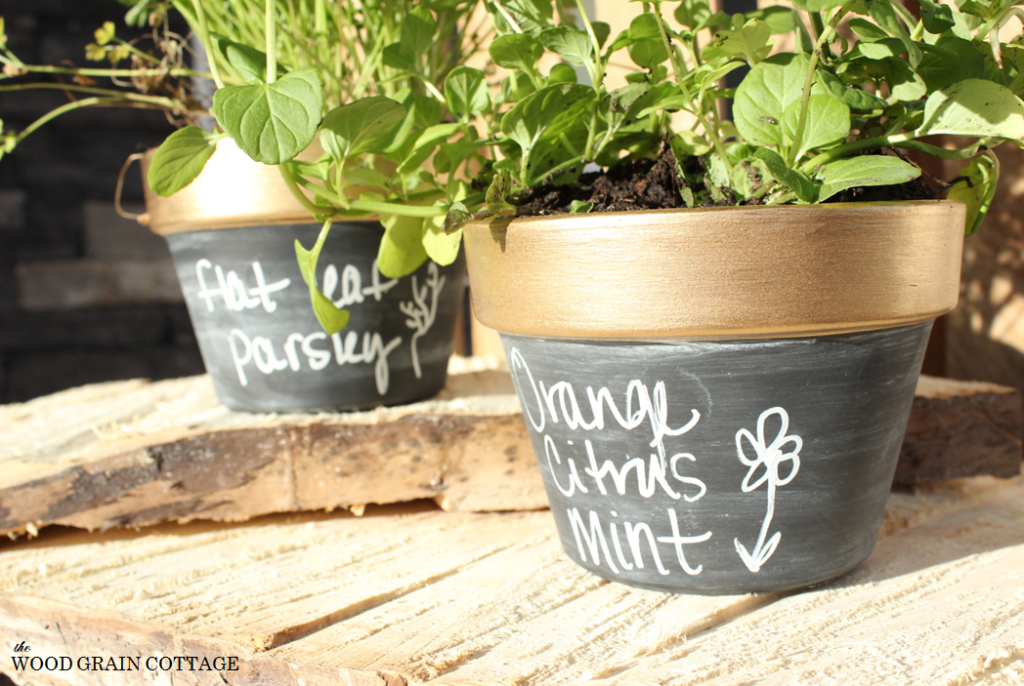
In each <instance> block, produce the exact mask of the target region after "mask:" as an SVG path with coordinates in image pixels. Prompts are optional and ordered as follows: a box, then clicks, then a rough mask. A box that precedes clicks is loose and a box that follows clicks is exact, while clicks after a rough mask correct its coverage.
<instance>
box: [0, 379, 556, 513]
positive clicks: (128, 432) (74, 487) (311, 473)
mask: <svg viewBox="0 0 1024 686" xmlns="http://www.w3.org/2000/svg"><path fill="white" fill-rule="evenodd" d="M474 364H475V366H474ZM453 371H454V372H455V373H453V375H452V376H451V380H450V382H449V384H448V386H447V388H446V389H445V390H444V391H443V392H442V393H441V394H440V395H439V396H437V397H435V398H434V399H432V400H430V401H427V402H422V403H416V404H413V405H407V406H404V407H396V408H380V409H377V410H373V411H370V412H358V413H339V414H304V415H271V414H248V413H239V412H231V411H230V410H228V409H227V408H225V407H224V406H223V405H221V404H220V403H218V402H217V399H216V397H215V395H214V393H213V388H212V386H211V384H210V383H209V378H208V377H195V378H191V379H178V380H173V381H165V382H159V383H147V382H145V381H129V382H119V383H111V384H99V385H95V386H87V387H82V388H78V389H74V390H71V391H67V392H64V393H58V394H55V395H53V396H48V397H45V398H40V399H37V400H34V401H31V402H28V403H24V404H21V405H10V406H6V407H0V433H2V435H3V436H4V439H5V440H4V441H3V444H2V445H0V464H2V465H3V467H4V470H3V475H2V477H0V532H8V531H18V530H24V529H25V528H26V526H28V525H31V526H34V527H41V526H44V525H48V524H68V525H72V526H78V527H82V528H87V529H105V528H108V527H111V526H124V525H131V526H140V525H148V524H153V523H157V522H162V521H168V520H175V519H182V520H187V519H193V518H198V519H215V520H243V519H247V518H250V517H254V516H257V515H261V514H267V513H271V512H291V511H297V510H316V509H332V508H338V507H354V508H356V509H357V510H358V509H359V508H361V507H363V506H364V505H365V504H366V503H389V502H403V501H409V500H415V499H418V498H434V499H436V500H437V501H438V502H439V503H440V504H441V505H442V506H443V507H445V508H446V509H452V510H516V509H532V508H539V507H544V506H545V505H546V501H545V499H544V493H543V487H542V485H541V482H540V478H539V475H538V474H537V471H536V466H535V463H534V459H533V454H532V451H531V450H530V447H529V438H528V436H527V434H526V428H525V426H524V425H523V422H522V418H521V416H520V415H519V409H518V408H519V406H518V402H517V401H516V399H515V396H514V391H513V389H512V385H511V381H510V379H509V377H508V375H507V374H506V373H504V372H500V371H496V370H494V369H487V368H484V367H482V365H481V364H479V363H465V362H463V363H461V367H459V366H456V368H455V369H454V370H453Z"/></svg>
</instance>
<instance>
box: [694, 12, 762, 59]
mask: <svg viewBox="0 0 1024 686" xmlns="http://www.w3.org/2000/svg"><path fill="white" fill-rule="evenodd" d="M771 37H772V30H771V27H770V26H768V24H766V23H765V22H763V21H760V20H759V19H751V20H749V21H747V23H745V24H744V25H743V26H741V27H740V28H738V29H735V30H733V29H727V30H724V31H719V32H718V33H717V34H715V38H714V40H713V41H712V42H711V43H710V44H709V45H708V46H707V47H706V48H704V50H703V51H702V52H701V57H702V58H704V60H705V61H709V60H714V59H717V58H719V57H730V58H731V57H739V58H741V59H743V60H745V61H746V62H748V63H749V64H751V65H754V64H757V63H758V62H760V61H761V60H763V59H764V58H765V57H766V56H767V55H768V51H769V50H771V47H770V46H769V45H768V41H769V40H770V39H771Z"/></svg>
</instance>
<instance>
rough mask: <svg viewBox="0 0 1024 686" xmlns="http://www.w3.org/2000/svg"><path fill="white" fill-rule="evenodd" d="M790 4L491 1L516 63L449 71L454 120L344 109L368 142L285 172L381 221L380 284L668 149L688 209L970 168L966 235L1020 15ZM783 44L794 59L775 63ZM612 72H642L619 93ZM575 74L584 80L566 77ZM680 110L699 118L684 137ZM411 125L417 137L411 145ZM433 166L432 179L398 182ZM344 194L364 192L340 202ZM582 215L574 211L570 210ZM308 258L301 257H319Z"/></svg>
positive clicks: (1004, 118)
mask: <svg viewBox="0 0 1024 686" xmlns="http://www.w3.org/2000/svg"><path fill="white" fill-rule="evenodd" d="M794 4H795V6H796V9H788V8H782V7H770V8H766V9H763V10H759V11H757V12H752V13H748V14H737V15H731V16H730V15H726V14H723V13H721V12H718V13H712V12H711V9H710V7H709V4H708V2H707V0H683V2H681V3H675V2H673V3H671V4H670V3H667V2H664V1H663V0H649V1H648V2H645V3H644V12H643V13H642V14H640V15H639V16H638V17H637V18H636V19H634V20H633V21H632V22H631V24H630V26H629V27H628V28H626V29H625V30H623V31H621V32H619V33H618V34H617V35H615V36H614V37H613V36H612V30H611V27H610V26H609V25H608V24H606V23H602V22H598V21H590V19H589V18H588V17H587V15H586V12H585V11H584V9H583V7H582V3H580V2H579V0H576V1H575V5H576V6H575V8H572V7H571V6H570V7H568V8H567V7H564V6H562V5H560V4H557V3H551V2H546V1H545V0H489V1H488V2H486V3H485V5H486V7H487V9H488V12H489V14H490V16H491V20H492V22H493V24H494V27H495V35H494V38H493V39H492V40H491V41H490V43H489V45H488V46H487V49H488V53H489V55H490V57H491V60H492V62H493V63H494V65H496V66H498V67H502V68H504V69H506V70H509V73H508V76H506V77H505V78H504V79H503V80H501V81H500V83H495V82H491V83H487V82H486V81H485V74H483V73H481V72H478V71H476V70H474V69H470V68H467V67H462V68H460V69H458V70H455V71H453V72H452V73H451V74H450V75H449V77H448V79H447V80H446V82H445V87H444V100H442V101H441V103H442V104H443V106H444V111H445V112H446V113H447V114H448V116H449V119H450V120H454V121H450V123H439V122H440V120H439V119H437V118H436V117H435V118H433V119H428V118H425V117H424V116H423V115H422V114H420V113H416V114H410V112H409V108H408V107H406V106H405V105H402V107H399V105H400V104H401V103H396V102H390V103H388V102H385V101H384V100H383V99H381V100H376V101H373V102H364V103H362V104H361V103H352V104H350V105H346V106H344V107H342V108H339V110H338V111H337V112H336V115H335V117H333V118H332V119H331V120H325V122H324V125H323V126H322V129H321V130H322V132H323V131H327V132H330V136H336V137H338V139H339V140H343V141H350V142H351V141H356V140H359V141H360V143H358V144H355V143H352V144H351V145H350V146H349V147H348V148H345V149H343V148H342V146H339V145H328V146H326V147H327V148H328V150H329V153H328V157H329V159H327V160H325V161H321V163H318V164H316V165H300V164H297V163H292V164H290V165H288V168H289V170H290V173H291V175H292V176H294V177H295V178H296V180H297V181H296V183H297V185H298V186H300V187H301V188H302V189H303V190H304V191H306V192H308V193H310V194H311V196H312V197H313V198H314V202H315V203H316V204H317V205H318V206H325V207H328V208H329V209H328V210H325V211H328V212H331V213H333V216H349V215H350V214H351V213H353V212H377V213H379V214H380V216H381V218H382V220H383V221H384V224H385V226H387V232H386V234H385V238H384V242H383V243H382V246H381V253H380V263H381V269H382V270H383V271H384V272H385V273H386V274H388V275H389V276H398V275H401V274H405V273H409V272H410V271H412V270H413V269H415V268H416V267H418V266H419V264H421V263H422V261H423V260H424V259H425V258H426V257H428V256H429V257H431V258H433V259H435V260H437V261H438V262H441V263H447V262H448V261H450V260H452V259H454V257H455V255H456V254H457V249H458V240H459V237H460V228H459V227H461V225H463V224H464V223H466V222H467V221H469V220H471V219H473V218H477V219H482V218H486V217H494V216H510V215H515V214H521V213H524V212H529V208H526V207H523V201H524V200H525V199H526V198H528V197H529V196H530V195H531V193H532V192H533V191H534V190H535V189H537V188H538V187H541V186H555V187H557V186H566V185H572V184H576V183H577V182H578V181H579V180H580V177H581V175H582V174H583V172H584V169H585V167H586V166H587V165H588V164H591V165H595V164H596V165H597V166H598V167H600V168H602V169H605V170H607V169H610V168H613V167H615V166H617V165H627V164H630V163H632V162H636V161H637V160H641V159H644V158H654V157H657V156H658V155H659V154H661V153H662V152H663V151H665V150H666V149H667V150H670V151H671V153H672V156H673V157H674V159H675V161H676V164H677V168H678V169H677V170H678V175H679V180H680V184H679V186H680V190H679V193H680V195H681V200H682V202H683V204H685V205H686V206H700V205H709V204H745V203H756V204H767V205H777V204H785V203H795V204H806V203H819V202H824V201H828V200H830V199H834V198H836V197H837V196H839V195H840V194H842V193H843V192H844V191H847V190H850V189H854V188H863V187H871V186H889V185H898V184H903V183H906V182H908V181H912V180H914V179H916V178H917V177H918V176H919V175H920V174H921V170H920V169H919V168H918V167H917V166H916V165H915V164H913V163H912V162H910V161H908V160H907V159H906V158H905V156H904V155H903V154H902V153H901V151H902V150H909V151H916V152H923V153H928V154H931V155H935V156H938V157H940V158H944V159H962V160H970V162H969V164H968V166H967V167H966V168H965V169H964V171H963V173H962V174H961V176H960V177H959V178H958V179H956V180H955V181H954V183H953V184H952V185H951V187H950V188H949V189H948V197H950V198H954V199H958V200H962V201H964V202H965V203H967V205H968V208H969V212H968V222H967V223H968V226H967V232H968V233H973V231H974V230H976V229H977V227H978V225H979V224H980V222H981V220H982V218H983V217H984V214H985V211H986V209H987V207H988V204H989V203H990V202H991V199H992V195H993V193H994V190H995V184H996V180H997V176H998V162H997V159H996V157H995V155H994V154H993V153H992V150H991V149H992V147H993V146H995V145H997V144H999V143H1001V142H1003V141H1011V142H1013V143H1014V144H1017V145H1021V143H1020V140H1021V138H1024V102H1022V101H1021V100H1020V98H1019V97H1018V96H1019V95H1020V93H1021V92H1022V91H1024V75H1022V73H1021V71H1022V70H1021V68H1022V66H1024V52H1022V50H1024V42H1022V40H1021V38H1020V37H1018V38H1015V39H1014V40H1013V41H1011V42H1009V43H1003V42H1000V40H999V38H998V29H999V28H1001V27H1002V26H1004V25H1005V24H1006V23H1007V22H1008V21H1009V20H1010V19H1012V18H1013V17H1019V16H1021V15H1022V14H1024V13H1022V11H1021V10H1020V9H1019V8H1017V7H1016V6H1014V5H1013V3H1012V2H1010V1H1009V0H993V1H992V2H985V1H984V0H981V1H979V2H975V1H974V0H970V1H969V2H965V3H963V4H962V5H960V6H952V5H941V4H934V3H931V2H929V0H923V3H922V5H921V7H922V16H921V18H917V17H914V16H912V15H911V14H910V13H909V12H908V11H907V9H906V8H905V7H904V6H903V5H902V4H901V3H900V2H899V1H898V0H897V1H896V2H892V1H891V0H848V1H847V2H842V0H796V2H795V3H794ZM569 9H573V10H575V11H574V12H573V14H574V15H576V18H574V17H571V16H569V12H568V11H567V10H569ZM841 29H842V30H841ZM844 32H845V33H844ZM851 32H852V33H851ZM784 34H790V35H791V36H792V38H793V43H794V44H795V46H796V50H795V51H794V52H773V47H774V43H775V41H776V40H777V37H779V36H782V35H784ZM848 35H852V36H853V39H852V40H851V39H849V38H847V37H846V36H848ZM551 53H553V54H554V55H555V56H556V57H557V59H558V60H559V63H558V64H555V65H554V66H553V67H552V68H551V69H550V70H548V72H547V73H544V72H543V70H542V69H541V67H540V66H539V65H540V63H541V61H542V58H543V57H544V56H545V55H546V54H548V55H550V54H551ZM613 60H616V61H618V62H622V61H624V60H629V61H630V62H631V63H632V64H633V65H635V70H634V71H633V72H632V73H630V74H629V75H628V76H627V78H626V80H627V85H625V86H622V87H619V88H616V89H614V90H610V89H608V88H607V87H606V85H605V80H606V79H605V75H606V72H607V70H608V66H609V64H610V63H611V62H612V61H613ZM574 67H575V68H581V70H582V72H583V73H585V74H586V75H587V76H588V77H589V83H578V82H577V72H576V70H575V69H574ZM741 67H748V68H749V72H748V73H747V75H746V76H745V77H744V79H743V81H742V83H741V84H740V86H739V87H738V88H736V89H735V90H727V89H724V88H722V86H721V83H722V80H723V78H724V77H725V76H726V75H727V74H729V73H731V72H732V71H734V70H736V69H739V68H741ZM724 98H732V102H733V108H732V111H733V120H732V121H730V120H727V119H724V118H723V117H722V116H721V114H720V112H721V109H722V108H720V103H721V102H722V100H723V99H724ZM677 112H684V113H686V114H688V115H690V118H691V120H692V121H693V122H694V123H693V125H692V126H691V127H689V128H680V127H677V126H675V125H674V117H673V115H674V114H675V113H677ZM371 113H372V115H371ZM410 120H412V122H413V123H411V122H410ZM343 122H344V123H343ZM399 122H401V124H399ZM388 127H390V129H389V130H388V131H387V132H385V129H388ZM408 131H414V132H415V131H419V133H413V134H412V137H410V138H406V135H407V133H406V132H408ZM940 134H945V135H950V136H957V137H966V138H968V139H969V142H968V143H966V144H961V146H962V147H958V148H955V149H947V148H944V147H940V146H939V145H936V143H935V142H934V139H928V137H929V136H935V135H940ZM321 135H322V136H323V135H324V134H323V133H322V134H321ZM327 140H330V138H329V137H328V139H327ZM355 149H358V150H360V151H361V152H365V153H370V154H372V156H373V157H372V159H373V160H375V161H374V162H370V161H369V160H370V159H371V158H369V157H367V158H364V159H363V161H362V162H360V163H357V164H355V165H353V164H352V162H351V161H350V157H349V152H347V151H349V150H355ZM378 156H383V158H384V160H385V161H386V162H387V163H389V164H384V166H381V164H382V161H380V160H379V157H378ZM428 159H429V160H431V161H432V162H433V164H432V168H431V169H430V170H429V171H428V170H427V169H426V168H424V169H420V170H419V171H417V172H416V174H415V176H411V175H410V174H409V173H408V172H409V171H411V170H412V169H413V168H414V165H413V163H414V162H415V163H419V162H421V161H425V160H428ZM695 160H696V162H697V163H696V164H694V161H695ZM395 165H397V167H396V166H395ZM467 178H474V183H473V185H470V184H468V183H467V182H466V180H465V179H467ZM353 186H358V187H361V188H362V189H363V191H362V192H361V193H360V195H359V197H358V198H357V199H353V200H349V199H347V198H348V195H351V194H352V193H351V192H350V191H351V189H352V188H353ZM485 188H486V191H483V189H485ZM481 191H483V192H481ZM397 200H401V201H402V205H401V206H398V205H397V203H396V201H397ZM592 209H593V203H591V202H588V201H585V200H579V199H577V200H574V201H573V202H572V203H571V207H570V211H572V212H588V211H592ZM442 216H443V217H444V219H443V220H442ZM442 228H443V229H444V233H442V231H441V229H442ZM315 253H316V250H315V249H314V251H313V252H312V253H309V254H307V256H306V259H308V260H310V263H311V264H315V257H316V255H315ZM309 283H310V286H311V289H312V292H313V293H314V296H313V297H314V298H316V297H317V296H316V295H315V292H316V289H315V284H314V282H313V281H312V280H309Z"/></svg>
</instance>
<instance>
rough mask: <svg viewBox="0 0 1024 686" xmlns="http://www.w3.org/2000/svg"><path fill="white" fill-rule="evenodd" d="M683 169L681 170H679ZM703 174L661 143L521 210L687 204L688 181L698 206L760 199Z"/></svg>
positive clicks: (920, 184) (545, 192) (937, 187)
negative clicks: (735, 194)
mask: <svg viewBox="0 0 1024 686" xmlns="http://www.w3.org/2000/svg"><path fill="white" fill-rule="evenodd" d="M680 170H682V171H683V175H680V173H679V171H680ZM706 174H707V158H705V157H687V158H685V159H684V160H682V163H679V162H677V160H676V157H675V155H674V154H673V153H672V149H671V147H670V146H668V145H667V144H666V145H662V148H661V151H660V153H659V155H658V157H657V158H656V159H649V158H641V159H637V160H634V159H632V158H629V160H628V161H626V162H623V163H620V164H617V165H615V166H613V167H611V168H609V169H608V170H607V171H602V172H592V173H587V174H583V175H582V176H581V177H580V180H579V183H576V184H568V185H563V186H554V185H550V184H545V185H542V186H538V187H537V188H534V189H533V190H532V191H531V193H530V194H529V195H528V196H526V197H524V198H522V205H521V208H520V214H523V215H551V214H566V213H568V212H570V210H571V205H572V202H573V201H579V202H587V203H592V205H593V207H592V208H591V210H590V211H591V212H629V211H633V210H661V209H678V208H683V207H686V204H685V203H684V202H683V196H682V194H681V190H682V189H683V188H684V187H687V186H689V187H690V188H691V190H693V191H694V193H695V195H696V196H697V197H700V198H702V202H701V203H699V204H698V205H697V206H700V207H728V206H733V205H737V204H745V205H758V204H760V203H761V201H760V199H758V198H752V199H751V200H749V201H747V202H745V203H736V202H734V201H733V200H732V199H731V198H727V199H725V200H721V201H718V202H716V201H714V200H713V199H712V197H711V195H710V194H709V193H705V192H704V190H705V189H704V187H703V184H702V183H701V182H700V179H703V178H704V177H705V176H706ZM946 187H948V186H947V184H945V183H943V182H941V181H938V180H937V179H931V182H929V181H928V180H926V179H925V178H924V177H923V176H922V177H918V178H917V179H915V180H913V181H910V182H908V183H904V184H899V185H895V186H876V187H868V188H850V189H848V190H846V191H844V192H842V193H839V194H837V195H835V196H833V197H832V198H829V200H828V202H830V203H833V202H885V201H893V200H933V199H935V198H937V197H939V196H940V195H941V194H942V193H943V192H944V191H945V189H946Z"/></svg>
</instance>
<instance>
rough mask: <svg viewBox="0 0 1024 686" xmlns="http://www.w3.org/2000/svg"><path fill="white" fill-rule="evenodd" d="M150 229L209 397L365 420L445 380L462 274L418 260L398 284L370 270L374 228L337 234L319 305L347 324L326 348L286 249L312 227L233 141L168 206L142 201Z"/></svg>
mask: <svg viewBox="0 0 1024 686" xmlns="http://www.w3.org/2000/svg"><path fill="white" fill-rule="evenodd" d="M146 202H147V212H148V214H149V221H150V227H151V228H152V229H153V230H154V231H156V232H157V233H160V234H163V235H164V236H165V237H166V238H167V241H168V244H169V245H170V248H171V254H172V256H173V257H174V261H175V266H176V268H177V271H178V277H179V279H180V281H181V286H182V290H183V292H184V294H185V301H186V303H187V305H188V309H189V313H190V315H191V317H192V323H193V326H194V328H195V331H196V336H197V338H198V340H199V347H200V351H201V352H202V355H203V361H204V362H205V364H206V369H207V371H208V372H209V373H210V377H211V378H212V380H213V384H214V387H215V389H216V391H217V396H218V398H219V399H220V400H221V402H223V403H224V404H225V405H227V406H228V407H230V408H232V409H234V410H246V411H255V412H289V411H312V410H334V409H365V408H370V407H376V406H380V405H396V404H402V403H408V402H413V401H416V400H421V399H424V398H427V397H430V396H431V395H434V394H435V393H437V392H438V391H440V390H441V389H442V388H443V387H444V384H445V380H446V377H447V368H448V358H449V357H450V355H451V352H452V345H453V340H454V333H455V319H456V314H457V312H458V309H459V307H460V305H461V302H462V297H463V289H464V282H465V262H464V260H463V259H462V258H461V257H460V259H459V260H458V261H456V262H455V263H454V264H452V265H450V266H447V267H439V266H438V265H436V264H434V263H433V262H429V261H428V262H427V263H426V264H424V265H423V266H422V267H421V268H420V269H419V270H418V271H417V272H415V273H414V274H412V275H410V276H406V277H403V278H401V279H388V278H386V277H384V276H383V275H381V274H380V272H379V271H378V270H377V262H376V257H377V250H378V246H379V243H380V238H381V235H382V232H383V228H382V227H381V225H380V224H379V223H378V222H372V221H348V222H339V223H336V224H335V225H334V227H333V229H332V231H331V236H330V239H329V240H328V241H327V243H326V244H325V246H324V250H323V252H322V253H321V255H320V259H319V262H318V265H317V269H318V274H317V279H318V283H319V284H320V286H321V289H322V290H323V291H324V293H325V294H326V295H328V296H329V297H331V298H332V299H333V300H334V301H335V303H336V304H337V305H339V306H340V307H344V308H345V309H347V310H348V311H349V313H350V315H351V318H350V320H349V323H348V325H347V326H346V327H345V328H344V329H343V330H342V331H341V332H339V333H337V334H334V335H333V336H328V335H327V334H326V333H324V331H323V330H322V329H321V327H320V325H319V323H318V322H317V320H316V317H315V316H314V314H313V311H312V308H311V306H310V301H309V290H308V288H307V287H306V285H305V283H304V282H303V280H302V275H301V273H300V272H299V268H298V264H297V263H296V259H295V248H294V244H295V240H296V239H298V240H299V241H300V242H301V243H302V244H303V245H306V246H307V247H308V246H311V245H313V243H315V242H316V237H317V235H318V233H319V231H320V224H319V223H316V222H314V220H313V217H312V216H310V215H309V214H308V213H307V212H306V211H305V210H304V209H303V208H302V206H301V205H300V204H299V203H298V202H297V201H296V200H295V199H294V198H293V197H292V196H291V193H290V192H289V191H288V189H287V187H286V186H285V185H284V182H283V181H282V180H281V178H280V176H279V174H278V171H277V169H276V168H275V167H267V166H265V165H262V164H257V163H255V162H252V161H251V160H250V159H249V158H248V157H246V156H245V155H244V153H242V152H241V151H239V150H238V149H237V148H236V147H234V145H233V144H232V143H231V141H228V140H225V141H221V143H220V144H219V145H218V149H217V152H216V154H215V155H214V156H213V157H212V158H211V159H210V160H209V162H207V165H206V167H205V168H204V170H203V172H202V174H200V176H199V178H197V179H196V181H194V182H193V183H192V184H191V185H190V186H188V187H187V188H185V189H184V190H182V191H179V192H178V193H176V194H175V195H173V196H171V197H170V198H160V197H159V196H156V195H155V194H152V193H151V192H149V191H148V190H147V197H146Z"/></svg>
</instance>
